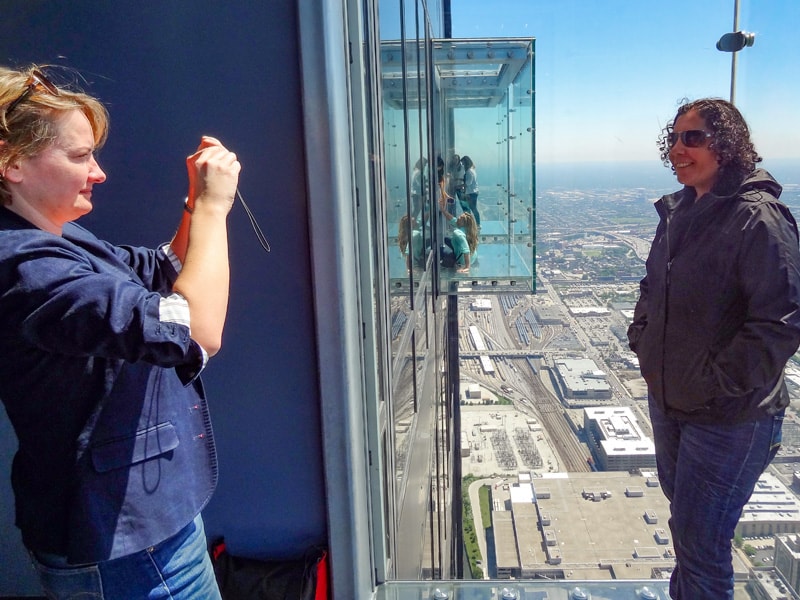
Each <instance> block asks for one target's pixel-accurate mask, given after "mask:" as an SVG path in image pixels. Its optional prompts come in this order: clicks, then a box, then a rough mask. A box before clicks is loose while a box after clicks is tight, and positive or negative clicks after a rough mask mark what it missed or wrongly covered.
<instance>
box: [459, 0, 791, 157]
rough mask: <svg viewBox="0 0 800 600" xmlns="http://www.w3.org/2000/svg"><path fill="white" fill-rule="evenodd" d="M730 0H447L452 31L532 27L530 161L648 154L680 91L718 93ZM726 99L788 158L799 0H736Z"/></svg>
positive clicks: (725, 64) (724, 70)
mask: <svg viewBox="0 0 800 600" xmlns="http://www.w3.org/2000/svg"><path fill="white" fill-rule="evenodd" d="M733 15H734V1H733V0H670V1H669V2H655V1H652V2H651V1H645V0H490V1H489V0H452V19H453V21H452V22H453V37H456V38H465V37H471V38H474V37H534V38H536V59H535V63H536V64H535V68H536V81H535V85H536V145H537V150H536V151H537V163H540V164H541V163H553V162H573V161H601V160H602V161H609V160H612V161H623V160H651V159H655V160H657V159H658V157H657V151H656V147H655V140H656V137H657V136H658V133H659V131H660V129H661V127H662V126H663V125H664V124H665V123H666V122H667V121H668V120H669V119H670V118H672V116H673V115H674V114H675V109H676V107H677V106H678V103H679V101H680V100H681V99H682V98H690V99H694V98H699V97H704V96H716V97H722V98H725V99H729V97H730V81H731V54H729V53H724V52H720V51H718V50H717V49H716V47H715V45H716V42H717V40H718V39H719V38H720V36H721V35H723V34H724V33H728V32H730V31H733ZM739 29H742V30H745V31H751V32H754V33H755V34H756V38H755V44H754V45H753V46H752V47H750V48H745V49H744V50H743V51H741V52H740V53H739V58H738V67H737V84H736V105H737V106H738V107H739V109H740V110H741V111H742V112H743V113H744V115H745V118H746V119H747V121H748V123H749V124H750V127H751V129H752V131H753V137H754V140H755V142H756V147H757V149H758V151H759V152H760V153H761V154H762V156H764V157H765V159H769V158H800V109H798V107H799V106H800V41H798V40H800V34H798V33H797V32H798V31H800V1H799V0H740V17H739Z"/></svg>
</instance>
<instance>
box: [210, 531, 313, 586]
mask: <svg viewBox="0 0 800 600" xmlns="http://www.w3.org/2000/svg"><path fill="white" fill-rule="evenodd" d="M211 552H212V561H213V563H214V573H215V574H216V576H217V584H218V585H219V589H220V592H221V594H222V598H223V600H326V599H327V598H328V593H327V590H328V582H327V552H325V551H324V550H323V549H321V548H313V549H311V550H309V552H307V553H306V557H305V558H303V559H300V560H285V561H262V560H256V559H252V558H242V557H240V556H233V555H231V554H228V552H227V551H226V550H225V543H224V542H218V543H216V544H215V545H214V546H213V547H212V551H211Z"/></svg>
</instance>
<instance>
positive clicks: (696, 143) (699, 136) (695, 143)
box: [667, 129, 713, 148]
mask: <svg viewBox="0 0 800 600" xmlns="http://www.w3.org/2000/svg"><path fill="white" fill-rule="evenodd" d="M710 137H713V134H711V133H709V132H707V131H703V130H702V129H689V130H688V131H670V132H669V133H668V134H667V145H668V146H669V147H670V148H672V147H673V146H675V144H677V143H678V140H680V141H681V143H682V144H683V145H684V146H686V147H687V148H699V147H700V146H702V145H703V144H705V142H706V140H707V139H708V138H710Z"/></svg>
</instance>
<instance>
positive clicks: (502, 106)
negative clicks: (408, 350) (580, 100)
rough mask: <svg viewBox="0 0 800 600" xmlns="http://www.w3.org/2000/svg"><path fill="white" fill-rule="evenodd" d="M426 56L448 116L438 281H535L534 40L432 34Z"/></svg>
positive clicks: (467, 285) (482, 286)
mask: <svg viewBox="0 0 800 600" xmlns="http://www.w3.org/2000/svg"><path fill="white" fill-rule="evenodd" d="M433 58H434V66H435V68H436V77H437V81H438V83H439V89H440V90H441V94H442V104H443V106H444V111H445V115H444V116H445V118H444V122H445V123H446V124H447V125H449V131H448V132H447V137H446V138H445V140H447V142H449V143H445V144H444V146H445V147H447V148H448V152H447V153H446V156H445V170H446V173H445V181H446V186H445V189H446V192H447V196H448V198H447V202H446V203H443V205H442V206H441V209H442V210H441V215H442V216H443V219H442V220H443V221H444V222H445V225H444V227H443V241H444V245H443V247H442V248H441V260H442V267H443V268H442V269H441V277H442V280H443V284H442V287H443V289H451V288H450V283H449V282H451V281H456V282H458V283H457V284H456V285H457V286H458V288H457V289H458V291H459V292H460V293H470V292H479V293H485V292H487V291H495V292H499V291H501V290H503V289H507V288H508V287H509V286H520V287H521V288H523V289H525V288H527V289H528V290H532V289H534V281H535V277H534V255H535V252H534V250H535V227H534V224H535V219H534V198H535V189H534V134H535V130H534V126H533V120H534V114H533V97H534V85H533V40H530V39H521V40H520V39H517V40H514V39H502V40H501V39H486V40H447V41H444V40H438V41H436V42H435V43H434V57H433ZM473 223H474V227H473ZM467 255H469V260H467V258H466V257H467ZM467 262H469V268H467V264H466V263H467Z"/></svg>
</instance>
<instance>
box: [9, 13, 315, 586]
mask: <svg viewBox="0 0 800 600" xmlns="http://www.w3.org/2000/svg"><path fill="white" fill-rule="evenodd" d="M30 62H37V63H40V64H41V63H47V64H53V65H63V66H64V67H67V69H64V70H62V69H61V68H51V69H50V72H51V73H53V74H54V75H55V79H57V80H58V79H60V78H61V77H62V75H63V77H65V78H67V79H74V78H75V77H76V72H77V74H79V76H80V77H82V78H84V79H85V82H82V84H81V85H82V87H83V88H84V89H85V90H86V91H88V92H89V93H91V94H93V95H95V96H97V97H99V98H100V99H101V100H102V101H103V102H104V103H105V104H106V106H107V107H108V109H109V111H110V113H111V133H110V137H109V141H108V143H107V144H106V146H105V148H104V149H103V150H102V151H101V153H100V155H99V160H100V163H101V165H102V167H103V168H104V169H105V171H106V173H107V175H108V180H107V182H106V183H104V184H103V185H102V186H100V187H99V188H97V189H96V190H95V194H94V196H93V199H94V203H95V209H94V211H93V213H92V214H90V215H88V216H86V217H84V218H83V219H82V220H81V223H82V224H84V225H85V226H87V227H89V228H90V229H92V230H93V231H94V232H95V233H97V234H98V235H99V236H100V237H103V238H105V239H108V240H110V241H112V242H114V243H137V244H142V245H149V246H152V245H156V244H158V243H161V242H163V241H166V240H168V239H169V237H171V235H172V233H173V231H174V229H175V227H176V226H177V222H178V219H179V217H180V211H181V201H182V198H183V196H184V195H185V190H186V167H185V163H184V160H185V157H186V156H187V155H188V154H190V153H191V152H192V151H193V150H194V148H195V147H196V145H197V143H198V141H199V138H200V135H201V134H211V135H215V136H217V137H219V138H220V139H221V140H223V142H224V143H225V144H226V145H227V146H228V147H229V148H231V149H233V150H235V151H236V152H237V154H238V155H239V158H240V161H241V162H242V165H243V170H242V175H241V179H240V190H241V192H242V194H243V195H244V197H245V200H247V202H248V204H249V205H250V207H251V208H252V209H253V211H254V212H255V213H256V215H257V218H258V219H259V221H260V223H261V225H262V228H263V229H264V231H265V233H266V235H267V237H268V239H269V241H270V244H271V245H272V252H271V253H270V254H266V253H265V252H264V251H263V250H262V249H261V248H260V246H259V245H258V243H257V241H256V238H255V236H254V234H253V232H252V231H251V229H250V225H249V222H248V221H247V219H246V216H245V213H244V212H243V211H242V209H241V207H240V206H237V207H234V209H233V212H232V214H231V217H230V226H231V262H232V290H231V301H230V312H229V317H228V324H227V327H226V330H225V337H224V344H223V349H222V352H221V353H220V354H219V355H217V357H215V358H214V359H213V360H212V361H211V363H210V364H209V367H208V369H207V371H206V374H205V376H204V380H205V382H206V386H207V389H208V393H209V397H210V400H211V408H212V417H213V420H214V425H215V432H216V436H217V443H218V447H219V458H220V470H221V475H220V485H219V488H218V491H217V493H216V495H215V497H214V499H213V500H212V502H211V504H210V505H209V507H208V508H207V510H206V511H205V513H204V514H205V518H206V527H207V531H208V533H209V537H212V536H217V535H224V536H225V537H226V539H227V540H228V545H229V548H230V549H231V550H232V551H234V552H237V553H240V554H245V555H250V556H263V557H290V556H296V555H299V554H301V553H302V552H303V551H304V550H305V549H306V548H307V547H308V546H309V545H311V544H315V543H324V542H325V537H326V517H325V499H324V482H323V473H322V456H321V440H320V412H319V402H318V389H317V376H316V373H317V369H316V352H315V336H314V322H313V318H314V315H313V305H312V289H311V274H310V261H309V240H308V227H307V205H306V200H305V164H304V157H303V145H302V140H303V124H302V112H301V104H300V73H299V60H298V43H297V15H296V7H295V3H294V2H292V1H291V0H270V1H269V2H249V1H246V0H242V1H239V2H214V1H211V0H201V1H198V0H193V1H192V2H143V3H139V2H108V1H97V0H93V1H82V0H74V1H70V2H57V1H47V2H42V1H33V0H4V2H3V3H2V6H1V7H0V63H2V64H6V65H11V66H23V65H26V64H28V63H30ZM1 418H2V420H3V421H5V415H2V417H1ZM7 429H8V426H7V424H5V423H4V424H3V425H2V429H0V432H6V431H7ZM11 445H12V443H10V442H9V440H8V439H6V440H4V442H3V445H2V446H1V447H0V453H2V454H1V455H0V458H2V463H0V479H2V480H3V481H2V484H0V516H2V517H3V522H2V523H0V533H1V534H4V535H3V538H4V540H7V539H8V536H7V535H5V534H9V535H11V533H13V529H11V530H10V524H9V522H8V519H9V518H10V517H9V514H10V506H9V497H8V492H7V488H8V484H7V479H8V470H9V460H10V454H9V451H10V448H9V447H10V446H11ZM9 531H11V533H9ZM13 535H16V534H15V533H13ZM3 546H4V544H0V594H3V593H11V592H14V591H17V590H15V589H14V587H13V585H12V586H11V587H9V578H13V577H15V576H16V575H14V574H13V573H14V572H13V565H14V564H16V563H15V561H18V560H19V549H18V548H12V549H8V548H6V547H3ZM4 553H6V555H5V556H4ZM12 555H13V556H12ZM4 569H12V571H10V572H8V571H7V572H4Z"/></svg>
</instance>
